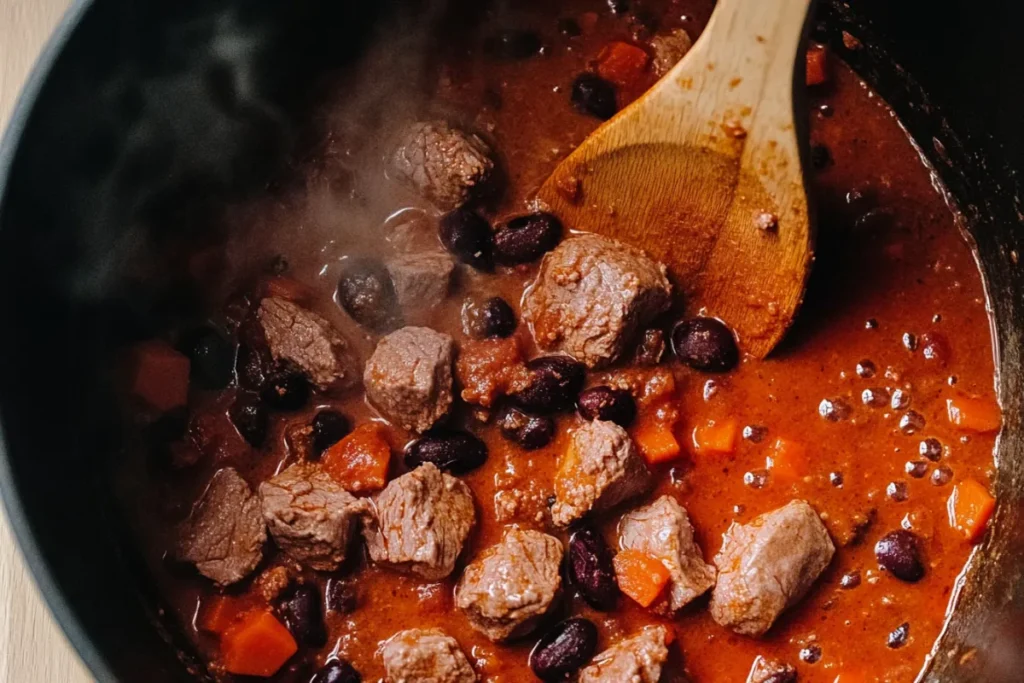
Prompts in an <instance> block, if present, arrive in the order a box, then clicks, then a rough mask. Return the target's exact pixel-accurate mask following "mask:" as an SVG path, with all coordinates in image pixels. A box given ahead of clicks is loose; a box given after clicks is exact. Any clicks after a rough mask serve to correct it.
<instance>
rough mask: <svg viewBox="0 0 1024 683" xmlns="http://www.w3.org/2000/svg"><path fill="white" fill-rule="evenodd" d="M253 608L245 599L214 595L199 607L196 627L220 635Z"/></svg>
mask: <svg viewBox="0 0 1024 683" xmlns="http://www.w3.org/2000/svg"><path fill="white" fill-rule="evenodd" d="M251 608H252V604H250V603H249V601H247V600H245V599H244V598H240V597H236V596H233V595H214V596H213V597H211V598H209V599H205V600H203V602H202V604H201V605H200V606H199V615H198V618H197V619H196V626H197V627H198V628H199V630H200V631H206V632H207V633H215V634H217V635H220V634H222V633H224V632H225V631H227V630H228V628H229V627H230V626H231V625H232V624H234V623H235V622H236V621H238V620H239V619H240V618H241V617H242V615H243V614H244V613H245V612H246V611H247V610H249V609H251Z"/></svg>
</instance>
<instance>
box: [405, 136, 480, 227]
mask: <svg viewBox="0 0 1024 683" xmlns="http://www.w3.org/2000/svg"><path fill="white" fill-rule="evenodd" d="M493 156H494V153H493V152H492V150H491V148H490V147H489V146H488V145H487V143H486V142H484V141H483V140H482V139H481V138H480V137H479V136H478V135H474V134H472V133H467V132H465V131H462V130H459V129H458V128H455V127H453V126H451V125H450V124H448V123H447V122H445V121H429V122H423V123H415V124H413V125H411V126H410V127H409V128H408V129H407V130H406V131H404V133H403V134H402V136H401V139H400V141H399V144H398V147H397V148H396V149H395V151H394V153H393V154H392V155H391V174H392V176H393V177H395V178H396V179H398V180H401V181H403V182H406V183H408V184H410V185H412V186H413V187H414V188H415V189H416V190H417V191H418V192H419V193H420V195H422V196H423V198H424V199H426V200H428V201H429V202H431V203H432V204H434V206H436V207H437V208H439V209H441V210H442V211H451V210H452V209H457V208H459V207H460V206H462V205H463V204H465V203H467V202H468V201H470V200H472V199H477V198H480V197H482V196H483V195H485V194H487V193H489V192H491V191H492V189H493V188H492V185H493V181H494V178H495V163H494V159H493Z"/></svg>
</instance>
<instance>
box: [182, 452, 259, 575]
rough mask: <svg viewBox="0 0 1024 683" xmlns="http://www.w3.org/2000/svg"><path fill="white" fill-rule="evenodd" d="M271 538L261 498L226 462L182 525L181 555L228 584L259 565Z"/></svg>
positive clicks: (204, 572)
mask: <svg viewBox="0 0 1024 683" xmlns="http://www.w3.org/2000/svg"><path fill="white" fill-rule="evenodd" d="M266 540H267V529H266V527H265V525H264V524H263V516H262V515H261V514H260V502H259V499H258V498H257V497H256V496H255V494H253V492H252V489H250V488H249V484H247V483H246V481H245V479H242V477H241V475H239V474H238V472H237V471H236V470H235V469H234V468H231V467H225V468H223V469H220V470H217V472H216V473H215V474H214V475H213V478H211V479H210V483H209V485H208V486H207V487H206V491H205V492H204V493H203V495H202V496H201V497H200V498H199V500H198V501H197V502H196V504H195V506H194V507H193V508H192V514H191V515H190V516H189V518H188V521H186V522H185V524H184V525H183V526H182V528H181V530H180V535H179V537H178V547H177V556H178V558H179V559H181V560H183V561H185V562H191V563H193V564H195V566H196V569H198V570H199V573H200V574H202V575H203V576H205V577H207V578H209V579H212V580H213V581H214V582H215V583H217V584H218V585H220V586H227V585H228V584H232V583H235V582H237V581H241V580H242V579H244V578H245V577H246V576H248V575H249V574H250V573H252V571H253V570H254V569H256V565H258V564H259V563H260V560H262V559H263V544H264V543H265V542H266Z"/></svg>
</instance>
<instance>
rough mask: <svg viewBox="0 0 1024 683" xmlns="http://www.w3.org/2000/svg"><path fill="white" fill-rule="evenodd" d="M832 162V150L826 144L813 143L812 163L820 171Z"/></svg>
mask: <svg viewBox="0 0 1024 683" xmlns="http://www.w3.org/2000/svg"><path fill="white" fill-rule="evenodd" d="M831 163H832V152H830V151H829V149H828V147H826V146H825V145H811V165H812V166H813V167H814V170H816V171H820V170H822V169H823V168H825V167H826V166H828V165H829V164H831Z"/></svg>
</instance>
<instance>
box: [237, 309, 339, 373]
mask: <svg viewBox="0 0 1024 683" xmlns="http://www.w3.org/2000/svg"><path fill="white" fill-rule="evenodd" d="M257 318H258V319H259V323H260V326H261V327H262V328H263V334H264V335H265V336H266V339H267V345H268V346H269V347H270V353H271V355H272V356H273V357H274V360H276V361H279V362H285V363H289V364H291V365H294V366H295V367H297V368H298V369H299V370H301V371H302V372H303V373H304V374H305V375H306V376H307V377H308V378H309V380H310V381H311V382H312V383H313V384H315V385H316V386H318V387H320V388H321V389H326V388H328V387H330V386H332V385H346V386H347V385H350V384H352V383H353V382H354V380H355V377H356V374H355V370H354V367H353V366H354V365H355V363H354V361H353V358H352V355H351V351H350V348H349V344H348V342H347V341H345V338H344V337H342V336H341V334H340V333H339V332H338V331H337V330H335V329H334V327H333V326H332V325H331V324H330V323H329V322H327V321H326V320H324V319H323V318H321V317H320V316H319V315H317V314H316V313H313V312H312V311H309V310H306V309H305V308H302V307H301V306H297V305H296V304H294V303H292V302H291V301H288V300H287V299H282V298H280V297H276V296H271V297H267V298H265V299H263V300H262V301H261V302H260V308H259V311H258V312H257Z"/></svg>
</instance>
